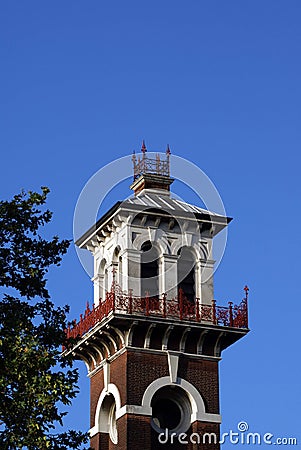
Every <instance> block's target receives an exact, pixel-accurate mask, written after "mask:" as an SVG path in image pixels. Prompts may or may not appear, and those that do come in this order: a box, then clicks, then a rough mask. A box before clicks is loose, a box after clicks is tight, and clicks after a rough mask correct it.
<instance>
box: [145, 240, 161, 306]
mask: <svg viewBox="0 0 301 450" xmlns="http://www.w3.org/2000/svg"><path fill="white" fill-rule="evenodd" d="M141 250H142V252H143V253H142V255H141V296H142V297H144V296H145V295H146V293H148V294H149V296H150V297H157V296H158V295H159V279H158V275H159V264H158V257H159V255H158V251H157V249H156V248H155V247H154V246H153V245H152V243H151V242H150V241H147V242H145V243H144V244H143V245H142V247H141Z"/></svg>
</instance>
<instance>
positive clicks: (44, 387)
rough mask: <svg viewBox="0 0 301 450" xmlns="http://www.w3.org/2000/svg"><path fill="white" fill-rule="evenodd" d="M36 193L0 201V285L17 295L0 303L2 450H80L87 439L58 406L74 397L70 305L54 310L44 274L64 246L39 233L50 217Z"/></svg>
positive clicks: (58, 259) (44, 190)
mask: <svg viewBox="0 0 301 450" xmlns="http://www.w3.org/2000/svg"><path fill="white" fill-rule="evenodd" d="M48 192H49V189H48V188H42V193H41V194H39V193H36V192H29V193H28V194H26V193H25V192H21V194H18V195H15V196H14V197H13V199H12V200H11V201H1V202H0V286H3V287H6V288H9V289H10V290H11V288H14V290H15V291H17V292H18V293H19V294H20V298H18V297H16V296H13V295H9V294H8V293H5V294H3V297H2V299H1V301H0V448H1V449H7V450H13V449H22V448H28V449H69V448H74V449H77V448H80V446H81V444H82V443H85V442H87V435H85V434H83V433H81V432H76V431H73V430H70V431H68V432H65V433H55V432H54V429H55V426H56V425H57V424H60V425H63V417H64V416H65V414H66V413H65V412H63V411H62V405H70V403H71V400H72V399H73V398H74V397H75V396H76V393H77V389H78V387H77V385H76V384H77V381H78V372H77V370H76V369H73V368H72V359H71V357H70V356H69V357H65V358H62V357H61V346H62V345H65V346H67V345H69V344H70V343H69V342H67V341H66V335H65V332H64V330H65V329H66V326H67V323H66V313H67V312H68V307H67V306H65V307H64V308H60V307H55V305H54V304H53V302H52V301H51V300H50V295H49V292H48V290H47V288H46V279H45V275H46V273H47V271H48V269H49V267H50V266H51V265H59V264H60V262H61V259H62V255H63V254H65V253H66V251H67V249H68V246H69V243H70V242H69V241H67V240H62V241H60V240H59V238H58V237H57V236H55V237H54V238H52V240H50V241H48V240H46V239H43V238H42V237H41V236H40V234H39V230H40V228H41V227H43V226H44V225H45V224H47V223H48V222H50V220H51V217H52V213H51V212H50V211H49V210H45V211H42V210H41V206H42V205H43V204H44V203H45V202H46V198H47V194H48Z"/></svg>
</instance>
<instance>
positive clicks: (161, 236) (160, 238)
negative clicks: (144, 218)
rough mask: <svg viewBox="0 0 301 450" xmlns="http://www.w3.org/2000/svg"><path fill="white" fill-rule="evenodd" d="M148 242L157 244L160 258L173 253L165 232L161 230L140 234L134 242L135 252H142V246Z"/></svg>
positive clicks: (145, 231) (146, 231)
mask: <svg viewBox="0 0 301 450" xmlns="http://www.w3.org/2000/svg"><path fill="white" fill-rule="evenodd" d="M147 241H150V242H152V244H155V245H156V246H157V248H158V251H159V253H160V256H161V255H162V254H164V253H165V254H170V253H171V247H170V244H169V242H168V239H167V236H166V234H165V233H164V231H163V230H161V229H159V228H158V229H156V230H153V229H152V230H151V229H149V230H144V231H143V232H142V233H141V234H138V235H137V236H136V237H135V239H134V241H133V246H134V248H135V250H138V251H140V250H141V247H142V245H143V244H144V243H145V242H147Z"/></svg>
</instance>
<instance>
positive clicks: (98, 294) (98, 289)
mask: <svg viewBox="0 0 301 450" xmlns="http://www.w3.org/2000/svg"><path fill="white" fill-rule="evenodd" d="M91 280H92V281H93V285H94V305H95V306H98V305H99V299H100V298H101V299H102V300H103V299H104V297H103V294H104V275H95V277H93V278H91Z"/></svg>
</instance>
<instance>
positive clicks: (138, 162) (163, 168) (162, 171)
mask: <svg viewBox="0 0 301 450" xmlns="http://www.w3.org/2000/svg"><path fill="white" fill-rule="evenodd" d="M141 152H142V156H141V157H140V156H138V158H137V157H136V154H135V152H134V153H133V156H132V161H133V166H134V181H135V180H136V179H137V178H139V177H140V176H141V175H143V174H146V173H149V174H155V175H163V176H165V177H169V176H170V154H171V152H170V148H169V145H168V146H167V149H166V160H163V159H161V157H160V155H159V154H157V155H156V157H155V158H148V157H147V156H146V152H147V149H146V146H145V143H144V141H143V143H142V147H141Z"/></svg>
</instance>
